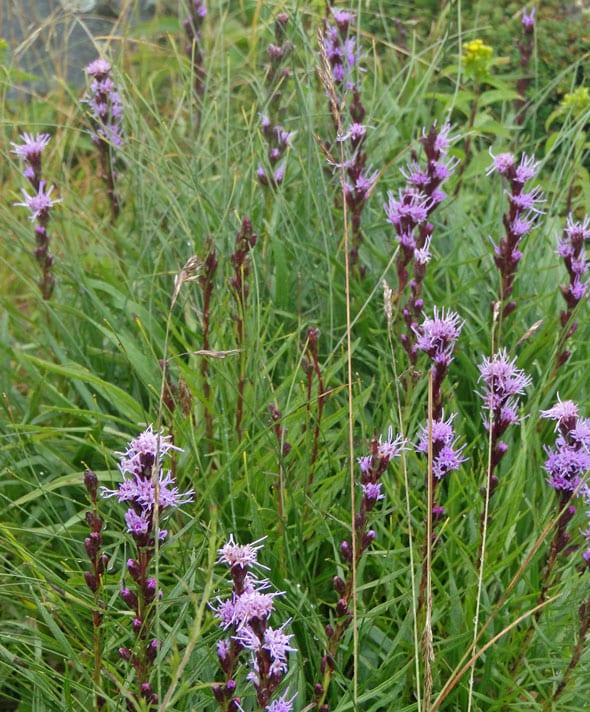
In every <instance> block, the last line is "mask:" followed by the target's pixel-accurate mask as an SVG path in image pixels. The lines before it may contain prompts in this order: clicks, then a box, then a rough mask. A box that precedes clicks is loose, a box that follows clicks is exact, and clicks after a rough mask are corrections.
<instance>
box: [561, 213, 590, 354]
mask: <svg viewBox="0 0 590 712" xmlns="http://www.w3.org/2000/svg"><path fill="white" fill-rule="evenodd" d="M589 239H590V218H589V217H588V216H585V217H584V220H583V221H582V222H574V219H573V216H572V215H569V216H568V219H567V223H566V226H565V228H564V230H563V234H562V236H561V238H560V239H559V241H558V245H557V253H558V254H559V255H560V256H561V257H562V258H563V261H564V264H565V267H566V269H567V272H568V275H569V283H568V284H562V285H561V286H560V290H561V294H562V296H563V298H564V300H565V302H566V308H565V309H562V310H561V311H560V313H559V320H560V323H561V328H562V338H561V339H560V351H559V353H558V354H557V355H556V360H555V367H556V368H560V367H561V366H562V365H563V364H564V363H565V362H566V361H567V360H568V358H569V357H570V351H569V350H568V349H566V348H565V341H566V340H567V339H569V338H570V337H571V336H573V335H574V333H575V332H576V330H577V328H578V322H577V321H574V319H573V315H574V311H575V309H576V307H577V306H578V304H579V303H580V302H581V301H582V299H583V298H584V296H585V295H586V293H587V291H588V283H587V282H586V281H585V277H586V273H587V271H588V260H587V259H586V241H587V240H589Z"/></svg>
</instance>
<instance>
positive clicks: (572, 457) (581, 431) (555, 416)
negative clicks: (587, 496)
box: [541, 399, 590, 492]
mask: <svg viewBox="0 0 590 712" xmlns="http://www.w3.org/2000/svg"><path fill="white" fill-rule="evenodd" d="M541 417H542V418H548V419H550V420H555V421H556V429H557V433H558V435H557V438H556V440H555V448H547V447H546V448H545V452H546V453H547V459H546V460H545V465H544V469H545V470H546V472H547V473H548V474H549V479H548V480H547V482H548V483H549V484H550V485H551V487H553V488H554V489H556V490H559V491H565V492H573V491H574V490H575V489H577V488H578V487H579V486H580V484H581V483H582V481H583V479H584V477H585V474H586V472H587V471H588V470H590V421H589V420H588V419H586V418H580V417H579V410H578V406H577V405H576V404H575V403H574V402H573V401H570V400H567V401H560V400H559V399H558V402H557V403H556V405H554V406H553V407H552V408H550V409H549V410H544V411H541Z"/></svg>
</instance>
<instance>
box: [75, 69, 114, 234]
mask: <svg viewBox="0 0 590 712" xmlns="http://www.w3.org/2000/svg"><path fill="white" fill-rule="evenodd" d="M85 71H86V74H87V75H88V77H89V78H90V88H89V90H88V92H87V93H86V95H85V97H84V98H83V99H82V101H83V102H84V103H85V104H87V105H88V108H89V109H90V122H91V124H92V128H93V133H92V134H91V138H92V141H93V143H94V144H95V145H96V147H97V148H98V155H99V160H100V166H101V177H102V180H103V181H104V183H105V185H106V189H107V195H108V198H109V203H110V206H111V217H112V222H115V220H116V219H117V218H118V216H119V213H120V211H121V203H120V198H119V194H118V192H117V188H116V180H117V171H116V170H115V161H116V151H117V149H120V148H121V147H122V146H123V143H124V138H123V105H122V103H121V97H120V95H119V92H118V90H117V87H116V85H115V82H114V81H113V78H112V70H111V65H110V63H109V62H107V61H106V60H105V59H102V58H99V59H96V60H94V62H91V63H90V64H89V65H88V66H87V67H86V70H85Z"/></svg>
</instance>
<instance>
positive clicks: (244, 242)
mask: <svg viewBox="0 0 590 712" xmlns="http://www.w3.org/2000/svg"><path fill="white" fill-rule="evenodd" d="M257 239H258V236H257V235H256V233H255V232H254V231H253V229H252V223H251V222H250V218H247V217H246V218H244V219H243V220H242V226H241V228H240V229H239V230H238V232H237V234H236V242H235V249H234V251H233V253H232V255H231V258H230V259H231V264H232V267H233V268H234V273H233V275H232V276H231V277H230V279H229V284H230V287H231V289H232V292H233V295H234V298H235V301H236V306H237V309H236V313H235V316H234V320H235V323H236V331H237V346H238V349H239V350H240V375H239V380H238V402H237V405H236V433H237V435H238V440H241V438H242V418H243V415H244V388H245V386H246V353H245V350H244V346H245V343H246V304H247V303H248V293H249V286H248V275H249V274H250V251H251V250H252V249H253V248H254V245H255V244H256V241H257Z"/></svg>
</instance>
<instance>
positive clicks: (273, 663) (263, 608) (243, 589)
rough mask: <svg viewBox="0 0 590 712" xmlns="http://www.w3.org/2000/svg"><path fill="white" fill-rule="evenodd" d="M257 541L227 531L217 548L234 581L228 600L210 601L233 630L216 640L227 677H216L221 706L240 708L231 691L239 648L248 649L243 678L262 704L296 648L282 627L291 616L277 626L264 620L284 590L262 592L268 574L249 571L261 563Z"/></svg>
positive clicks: (274, 686) (266, 619) (220, 661)
mask: <svg viewBox="0 0 590 712" xmlns="http://www.w3.org/2000/svg"><path fill="white" fill-rule="evenodd" d="M260 541H262V540H261V539H259V540H258V541H256V542H253V543H252V544H246V545H240V544H238V543H237V542H236V541H235V540H234V538H233V536H231V537H230V539H229V541H228V542H227V543H226V544H225V545H224V546H223V547H221V549H219V559H218V562H219V563H225V564H227V565H228V566H229V568H230V574H231V577H232V583H233V586H232V592H231V596H230V597H229V598H227V599H226V600H220V599H218V605H217V607H214V611H215V617H216V618H218V619H219V622H220V625H221V627H222V628H223V629H224V630H228V629H229V630H231V633H230V635H231V638H230V640H225V641H221V642H220V643H218V645H217V657H218V659H219V664H220V666H221V669H222V671H223V673H224V675H225V682H224V683H223V684H221V683H216V684H215V686H214V688H213V694H214V695H215V698H216V700H218V701H219V702H220V703H223V704H224V707H223V709H232V710H233V709H238V707H237V706H236V704H237V703H239V700H238V698H235V697H234V693H235V687H236V685H235V680H234V677H235V673H236V670H237V665H238V661H239V657H240V654H241V652H242V650H248V651H250V653H251V656H250V661H249V664H250V672H249V673H248V674H247V676H246V679H247V680H248V681H249V682H251V683H252V685H253V686H254V688H255V689H256V693H257V698H258V702H259V703H260V704H261V705H262V704H264V705H266V704H267V703H268V702H269V700H270V697H271V695H272V693H273V692H274V691H275V689H276V688H277V686H278V685H279V683H280V681H281V679H282V677H283V676H284V675H285V674H286V673H287V654H288V653H289V652H296V649H295V648H294V647H292V645H291V638H292V637H293V636H292V635H290V634H287V633H285V631H284V629H285V626H286V625H288V623H289V621H286V622H285V623H284V624H283V625H282V626H280V627H279V628H272V627H271V626H270V625H269V624H268V619H269V617H270V615H271V613H272V611H273V610H274V599H275V597H276V596H280V595H282V592H267V593H265V592H264V590H265V589H268V588H269V587H270V583H269V582H268V581H267V580H262V581H257V580H256V579H253V578H252V577H251V576H250V575H249V574H248V567H250V566H260V564H259V563H258V560H257V552H258V551H259V550H260V549H261V548H262V546H261V545H258V543H259V542H260ZM265 568H266V567H265ZM281 700H283V701H284V700H285V698H284V697H283V698H277V700H275V702H276V703H277V705H279V704H280V702H281ZM272 704H274V702H273V703H272ZM265 709H269V707H265ZM276 709H280V707H277V708H276ZM288 709H290V708H288Z"/></svg>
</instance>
